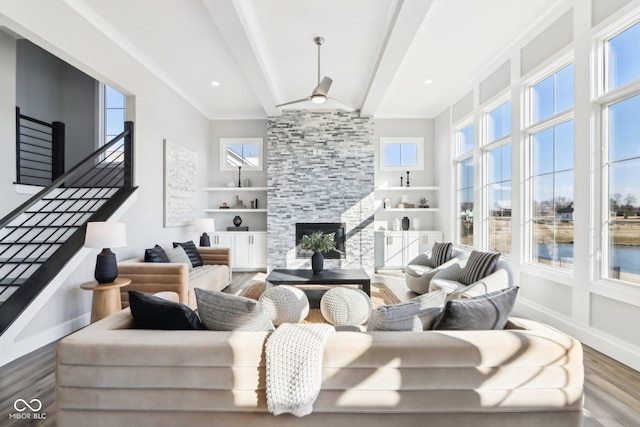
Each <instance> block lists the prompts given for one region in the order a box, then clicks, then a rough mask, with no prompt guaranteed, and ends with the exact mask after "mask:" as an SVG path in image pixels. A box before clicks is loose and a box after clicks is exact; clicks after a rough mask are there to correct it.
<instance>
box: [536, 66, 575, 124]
mask: <svg viewBox="0 0 640 427" xmlns="http://www.w3.org/2000/svg"><path fill="white" fill-rule="evenodd" d="M530 94H531V105H530V111H531V116H530V117H531V124H535V123H539V122H541V121H543V120H545V119H548V118H549V117H551V116H554V115H556V114H559V113H561V112H563V111H566V110H568V109H571V108H573V98H574V96H573V64H569V65H566V66H565V67H564V68H562V69H561V70H559V71H557V72H555V73H553V74H552V75H550V76H548V77H546V78H544V79H543V80H541V81H540V82H539V83H536V84H534V85H533V86H532V87H531V92H530Z"/></svg>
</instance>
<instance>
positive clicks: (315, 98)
mask: <svg viewBox="0 0 640 427" xmlns="http://www.w3.org/2000/svg"><path fill="white" fill-rule="evenodd" d="M311 102H313V103H314V104H324V103H325V102H327V97H326V96H324V95H312V96H311Z"/></svg>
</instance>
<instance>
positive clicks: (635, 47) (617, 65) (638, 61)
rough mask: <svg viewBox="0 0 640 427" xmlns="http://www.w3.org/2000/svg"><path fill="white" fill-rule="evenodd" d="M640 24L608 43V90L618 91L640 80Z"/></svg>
mask: <svg viewBox="0 0 640 427" xmlns="http://www.w3.org/2000/svg"><path fill="white" fill-rule="evenodd" d="M638 40H640V23H637V24H635V25H633V26H632V27H630V28H628V29H626V30H625V31H623V32H622V33H620V34H618V35H617V36H615V37H613V38H612V39H610V40H609V41H608V42H607V43H606V52H607V58H606V59H607V61H606V67H607V72H606V76H607V82H606V84H607V90H612V89H616V88H618V87H620V86H624V85H625V84H627V83H631V82H632V81H634V80H637V79H639V78H640V44H639V43H638Z"/></svg>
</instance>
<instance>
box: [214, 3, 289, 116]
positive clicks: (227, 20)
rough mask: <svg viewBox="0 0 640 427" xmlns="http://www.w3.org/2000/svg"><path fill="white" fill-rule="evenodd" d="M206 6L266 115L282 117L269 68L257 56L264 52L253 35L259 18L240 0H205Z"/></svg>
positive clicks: (260, 57)
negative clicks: (252, 29)
mask: <svg viewBox="0 0 640 427" xmlns="http://www.w3.org/2000/svg"><path fill="white" fill-rule="evenodd" d="M204 5H205V7H206V8H207V10H208V11H209V15H211V19H213V22H214V23H215V24H216V26H217V27H218V30H219V31H220V34H221V35H222V37H223V38H224V41H225V43H226V44H227V46H228V47H229V50H230V51H231V53H232V55H233V57H234V58H235V60H236V62H237V63H238V66H239V67H240V69H241V70H242V72H243V74H244V76H245V78H246V79H247V81H248V82H249V85H250V86H251V88H252V89H253V92H254V93H255V95H256V97H257V98H258V100H259V101H260V104H261V105H262V108H263V109H264V111H265V113H266V115H267V116H279V115H280V114H281V111H280V109H278V108H276V107H275V105H276V104H277V102H276V96H275V89H274V88H273V85H272V84H271V79H269V78H268V76H269V68H270V67H269V66H268V64H267V63H266V60H265V58H264V57H262V56H260V55H259V53H258V52H264V51H265V50H264V48H263V47H262V46H261V44H262V43H261V41H260V40H257V39H256V38H255V37H252V36H251V35H252V31H251V28H255V25H256V23H255V20H256V19H257V18H256V17H255V16H254V15H253V14H252V13H251V11H250V10H247V8H246V7H245V6H243V4H242V2H241V1H238V0H233V1H229V0H204Z"/></svg>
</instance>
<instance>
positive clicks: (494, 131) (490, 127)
mask: <svg viewBox="0 0 640 427" xmlns="http://www.w3.org/2000/svg"><path fill="white" fill-rule="evenodd" d="M509 134H511V101H508V102H505V103H504V104H502V105H500V106H499V107H498V108H496V109H494V110H492V111H489V113H488V114H487V143H490V142H493V141H496V140H498V139H500V138H503V137H505V136H507V135H509Z"/></svg>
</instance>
